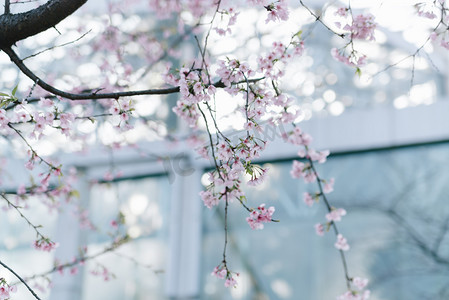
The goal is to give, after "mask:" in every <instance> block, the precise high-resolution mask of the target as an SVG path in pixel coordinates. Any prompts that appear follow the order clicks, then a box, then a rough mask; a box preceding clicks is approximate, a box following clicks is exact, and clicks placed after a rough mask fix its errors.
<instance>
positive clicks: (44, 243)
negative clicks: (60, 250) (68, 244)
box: [33, 237, 59, 252]
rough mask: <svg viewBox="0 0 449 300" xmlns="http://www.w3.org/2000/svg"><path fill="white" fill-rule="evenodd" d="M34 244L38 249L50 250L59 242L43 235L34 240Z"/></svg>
mask: <svg viewBox="0 0 449 300" xmlns="http://www.w3.org/2000/svg"><path fill="white" fill-rule="evenodd" d="M33 246H34V248H35V249H37V250H42V251H46V252H50V251H52V250H54V249H55V248H57V247H58V246H59V243H55V242H53V241H51V240H50V239H48V238H44V237H41V238H40V239H38V240H36V241H34V243H33Z"/></svg>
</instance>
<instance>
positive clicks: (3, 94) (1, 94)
mask: <svg viewBox="0 0 449 300" xmlns="http://www.w3.org/2000/svg"><path fill="white" fill-rule="evenodd" d="M0 96H4V97H9V95H8V94H5V93H0Z"/></svg>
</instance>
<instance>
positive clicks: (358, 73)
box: [355, 68, 362, 77]
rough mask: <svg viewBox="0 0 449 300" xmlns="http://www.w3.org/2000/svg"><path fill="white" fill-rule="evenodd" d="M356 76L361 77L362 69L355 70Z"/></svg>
mask: <svg viewBox="0 0 449 300" xmlns="http://www.w3.org/2000/svg"><path fill="white" fill-rule="evenodd" d="M355 74H356V75H359V77H360V75H362V70H360V68H357V69H356V70H355Z"/></svg>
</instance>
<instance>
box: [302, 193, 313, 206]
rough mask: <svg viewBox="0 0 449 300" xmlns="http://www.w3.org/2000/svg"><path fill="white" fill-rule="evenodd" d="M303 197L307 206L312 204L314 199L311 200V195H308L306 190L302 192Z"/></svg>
mask: <svg viewBox="0 0 449 300" xmlns="http://www.w3.org/2000/svg"><path fill="white" fill-rule="evenodd" d="M303 199H304V203H305V204H306V205H307V206H312V205H313V202H314V200H313V197H312V195H310V194H309V193H307V192H306V193H304V197H303Z"/></svg>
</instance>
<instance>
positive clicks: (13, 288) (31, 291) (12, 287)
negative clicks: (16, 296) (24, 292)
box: [0, 260, 41, 300]
mask: <svg viewBox="0 0 449 300" xmlns="http://www.w3.org/2000/svg"><path fill="white" fill-rule="evenodd" d="M0 265H1V266H2V267H4V268H5V269H7V270H8V271H9V272H11V273H12V274H13V275H14V276H16V278H17V279H19V280H20V282H22V283H23V284H24V285H25V286H26V288H27V289H28V291H30V293H31V294H32V295H33V297H34V298H36V299H37V300H41V298H39V296H38V295H37V294H36V292H35V291H34V290H33V289H32V288H31V287H30V286H29V285H28V284H27V283H26V281H25V280H24V279H23V278H22V277H20V276H19V275H18V274H17V273H16V272H15V271H14V270H13V269H11V268H10V267H8V266H7V265H6V264H5V263H4V262H2V261H1V260H0ZM2 279H3V278H2ZM1 283H2V285H5V281H4V279H3V280H2V282H1ZM2 288H3V287H2ZM16 290H17V289H16V288H15V286H10V287H9V289H8V290H7V291H6V290H5V291H4V292H3V295H2V296H6V297H8V298H9V297H10V296H9V293H10V292H15V291H16ZM5 293H6V295H5ZM8 298H4V299H8Z"/></svg>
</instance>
